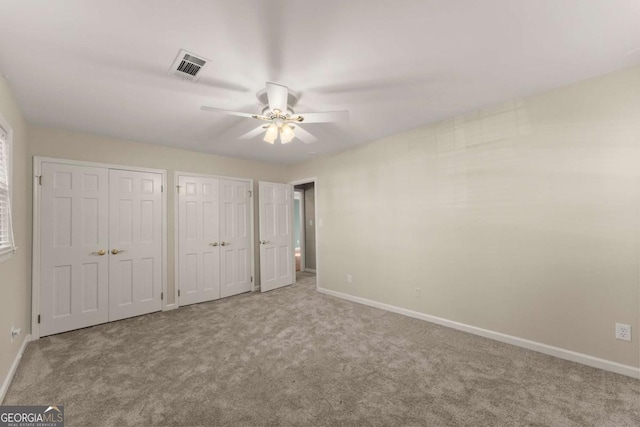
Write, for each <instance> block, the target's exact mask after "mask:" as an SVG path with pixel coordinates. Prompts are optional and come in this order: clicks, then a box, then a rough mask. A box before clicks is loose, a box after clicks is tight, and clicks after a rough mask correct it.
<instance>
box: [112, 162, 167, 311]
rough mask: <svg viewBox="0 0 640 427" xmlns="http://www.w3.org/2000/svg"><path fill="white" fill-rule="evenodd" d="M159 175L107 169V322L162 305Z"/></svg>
mask: <svg viewBox="0 0 640 427" xmlns="http://www.w3.org/2000/svg"><path fill="white" fill-rule="evenodd" d="M161 185H162V176H161V175H160V174H157V173H151V172H137V171H127V170H118V169H111V170H109V192H110V197H109V254H108V256H109V320H118V319H124V318H126V317H132V316H138V315H141V314H146V313H151V312H154V311H159V310H160V309H161V308H162V301H161V299H160V293H161V291H162V188H161Z"/></svg>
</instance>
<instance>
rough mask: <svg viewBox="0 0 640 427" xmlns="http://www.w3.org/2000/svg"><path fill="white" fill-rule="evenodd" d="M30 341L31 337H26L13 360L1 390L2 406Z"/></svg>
mask: <svg viewBox="0 0 640 427" xmlns="http://www.w3.org/2000/svg"><path fill="white" fill-rule="evenodd" d="M29 341H31V335H27V336H26V337H24V341H23V342H22V345H21V346H20V350H19V351H18V354H16V357H15V359H13V363H12V364H11V368H9V372H7V376H6V377H5V379H4V381H3V382H2V388H0V404H2V402H4V397H5V396H6V394H7V391H9V386H10V385H11V381H12V380H13V376H14V375H15V374H16V371H17V370H18V366H19V365H20V359H22V355H23V354H24V350H25V349H26V348H27V344H29Z"/></svg>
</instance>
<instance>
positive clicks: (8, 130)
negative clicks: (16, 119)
mask: <svg viewBox="0 0 640 427" xmlns="http://www.w3.org/2000/svg"><path fill="white" fill-rule="evenodd" d="M0 131H2V132H3V133H4V134H5V135H6V139H5V144H6V151H7V153H6V156H7V165H6V166H7V181H8V184H9V185H8V187H9V188H8V198H9V230H10V234H9V239H10V242H9V245H7V246H4V247H0V262H3V261H6V260H7V259H9V258H11V257H12V256H13V254H15V252H16V249H18V248H17V246H16V241H15V235H14V232H13V211H14V209H13V128H12V127H11V125H9V122H8V121H7V120H6V119H5V118H4V116H3V115H2V114H0Z"/></svg>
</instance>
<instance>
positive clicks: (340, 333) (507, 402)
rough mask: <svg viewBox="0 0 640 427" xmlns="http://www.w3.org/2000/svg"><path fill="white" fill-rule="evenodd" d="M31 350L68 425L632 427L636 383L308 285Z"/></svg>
mask: <svg viewBox="0 0 640 427" xmlns="http://www.w3.org/2000/svg"><path fill="white" fill-rule="evenodd" d="M300 277H301V278H302V281H301V282H299V283H298V284H297V285H295V286H291V287H287V288H284V289H279V290H275V291H272V292H269V293H266V294H260V293H256V294H244V295H239V296H236V297H232V298H227V299H224V300H219V301H215V302H210V303H204V304H198V305H193V306H189V307H183V308H180V309H179V310H174V311H171V312H166V313H155V314H151V315H147V316H141V317H137V318H133V319H128V320H123V321H119V322H114V323H110V324H106V325H100V326H96V327H93V328H88V329H83V330H79V331H74V332H69V333H65V334H61V335H57V336H52V337H49V338H44V339H41V340H39V341H37V342H33V343H30V344H29V346H28V347H27V351H26V353H25V355H24V358H23V360H22V363H21V365H20V368H19V369H18V372H17V374H16V376H15V379H14V382H13V384H12V386H11V388H10V389H9V393H8V395H7V397H6V400H5V402H4V404H5V405H9V404H11V405H13V404H40V405H48V404H64V405H65V414H66V425H67V426H128V425H130V426H169V425H176V426H178V425H179V426H216V425H233V426H242V425H246V426H350V425H354V426H361V425H363V426H422V425H425V426H519V425H530V426H632V425H633V426H638V425H640V400H639V398H640V381H638V380H634V379H631V378H627V377H624V376H620V375H616V374H612V373H608V372H605V371H601V370H597V369H593V368H589V367H586V366H582V365H578V364H575V363H571V362H567V361H563V360H560V359H555V358H553V357H549V356H545V355H542V354H538V353H535V352H532V351H528V350H524V349H520V348H517V347H512V346H509V345H506V344H502V343H498V342H495V341H491V340H488V339H484V338H480V337H476V336H473V335H469V334H465V333H462V332H457V331H454V330H451V329H447V328H444V327H440V326H436V325H432V324H429V323H426V322H423V321H420V320H415V319H411V318H407V317H403V316H400V315H397V314H392V313H388V312H384V311H381V310H377V309H374V308H370V307H366V306H362V305H358V304H354V303H351V302H347V301H342V300H340V299H336V298H333V297H329V296H325V295H322V294H319V293H317V292H316V291H315V288H314V280H315V279H314V277H313V275H309V274H304V273H303V274H301V275H300Z"/></svg>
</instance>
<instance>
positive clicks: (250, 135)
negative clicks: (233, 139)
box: [238, 125, 267, 139]
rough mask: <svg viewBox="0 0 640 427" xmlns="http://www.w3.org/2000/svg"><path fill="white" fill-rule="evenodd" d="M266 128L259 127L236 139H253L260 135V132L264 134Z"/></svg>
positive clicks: (263, 126)
mask: <svg viewBox="0 0 640 427" xmlns="http://www.w3.org/2000/svg"><path fill="white" fill-rule="evenodd" d="M266 129H267V128H266V126H265V125H260V126H258V127H257V128H255V129H253V130H250V131H249V132H247V133H245V134H244V135H241V136H239V137H238V139H251V138H255V137H256V136H258V135H260V134H261V133H262V132H264V131H265V130H266Z"/></svg>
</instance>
